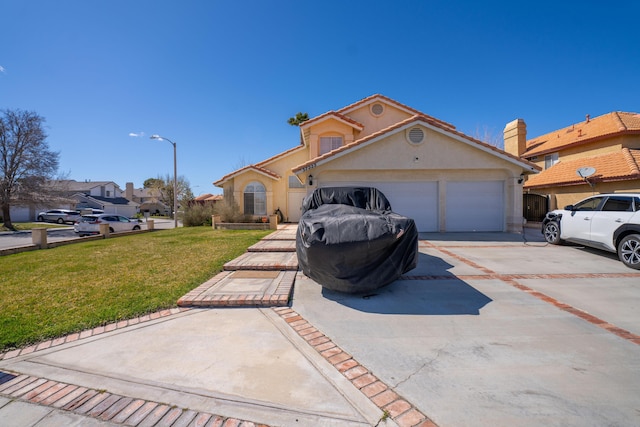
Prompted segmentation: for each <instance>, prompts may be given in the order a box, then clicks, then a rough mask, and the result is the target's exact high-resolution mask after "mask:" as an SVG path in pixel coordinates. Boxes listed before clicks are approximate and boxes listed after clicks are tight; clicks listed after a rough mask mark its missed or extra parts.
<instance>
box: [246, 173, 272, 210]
mask: <svg viewBox="0 0 640 427" xmlns="http://www.w3.org/2000/svg"><path fill="white" fill-rule="evenodd" d="M244 214H245V215H266V214H267V190H266V189H265V188H264V185H262V184H260V183H259V182H257V181H253V182H250V183H249V185H247V186H246V187H245V189H244Z"/></svg>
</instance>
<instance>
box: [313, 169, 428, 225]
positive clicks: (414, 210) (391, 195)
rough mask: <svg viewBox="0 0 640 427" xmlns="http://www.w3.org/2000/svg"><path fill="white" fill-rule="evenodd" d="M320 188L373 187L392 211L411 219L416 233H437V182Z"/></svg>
mask: <svg viewBox="0 0 640 427" xmlns="http://www.w3.org/2000/svg"><path fill="white" fill-rule="evenodd" d="M320 186H321V187H375V188H377V189H378V190H380V191H382V192H383V193H384V195H385V196H387V199H389V203H391V207H392V208H393V211H394V212H396V213H398V214H400V215H404V216H406V217H409V218H412V219H413V220H414V221H415V222H416V225H417V227H418V231H421V232H430V231H438V228H439V227H438V224H439V221H438V212H439V208H438V183H437V182H429V181H425V182H364V181H358V182H354V181H351V182H326V183H322V184H321V185H320Z"/></svg>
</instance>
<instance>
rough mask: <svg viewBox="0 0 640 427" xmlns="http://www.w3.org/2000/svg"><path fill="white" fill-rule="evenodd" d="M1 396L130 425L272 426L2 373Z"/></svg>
mask: <svg viewBox="0 0 640 427" xmlns="http://www.w3.org/2000/svg"><path fill="white" fill-rule="evenodd" d="M0 394H1V395H5V396H10V397H11V398H14V399H20V400H26V401H28V402H31V403H34V404H38V405H44V406H48V407H51V408H54V409H59V410H63V411H69V412H73V413H75V414H78V415H84V416H87V417H91V418H95V419H98V420H102V421H108V422H111V423H118V424H123V425H127V426H140V425H144V426H156V425H158V426H187V425H189V426H200V427H269V426H268V425H267V424H256V423H253V422H251V421H246V420H241V419H237V418H228V417H222V416H220V415H215V414H212V413H208V412H198V411H193V410H191V409H187V408H179V407H176V406H175V405H171V404H167V403H159V402H152V401H149V400H144V399H135V398H132V397H127V396H123V395H119V394H112V393H109V392H107V391H104V390H95V389H88V388H85V387H81V386H77V385H73V384H67V383H62V382H58V381H50V380H46V379H44V378H39V377H33V376H30V375H20V374H16V373H9V372H4V371H0Z"/></svg>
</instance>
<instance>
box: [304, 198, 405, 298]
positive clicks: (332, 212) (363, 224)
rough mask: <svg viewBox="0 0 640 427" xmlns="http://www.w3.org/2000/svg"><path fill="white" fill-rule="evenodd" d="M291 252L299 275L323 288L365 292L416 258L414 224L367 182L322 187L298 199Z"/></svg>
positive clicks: (390, 278)
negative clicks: (299, 212) (299, 206)
mask: <svg viewBox="0 0 640 427" xmlns="http://www.w3.org/2000/svg"><path fill="white" fill-rule="evenodd" d="M302 210H303V215H302V217H301V219H300V222H299V223H298V232H297V235H296V252H297V255H298V264H299V265H300V267H301V268H302V271H303V272H304V274H306V275H307V276H308V277H310V278H311V279H313V280H315V281H316V282H318V283H319V284H320V285H322V286H323V287H325V288H327V289H331V290H334V291H340V292H347V293H361V292H368V291H371V290H374V289H377V288H380V287H382V286H385V285H388V284H389V283H391V282H393V281H394V280H396V279H398V278H399V277H400V276H401V275H402V274H403V273H406V272H407V271H409V270H412V269H414V268H415V267H416V265H417V262H418V229H417V228H416V225H415V222H414V221H413V219H411V218H407V217H404V216H401V215H398V214H396V213H394V212H392V210H391V205H390V204H389V201H388V200H387V198H386V197H385V195H384V194H382V192H381V191H379V190H377V189H376V188H371V187H325V188H318V189H316V190H315V191H314V192H313V193H312V194H310V195H308V196H307V197H306V198H305V199H304V202H303V204H302Z"/></svg>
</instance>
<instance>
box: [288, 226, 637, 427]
mask: <svg viewBox="0 0 640 427" xmlns="http://www.w3.org/2000/svg"><path fill="white" fill-rule="evenodd" d="M538 234H539V232H538V231H537V230H532V229H528V230H527V234H526V236H527V238H528V239H529V241H525V240H524V239H522V238H519V237H518V236H515V235H496V234H476V235H468V234H466V235H463V234H460V235H456V234H444V235H439V234H423V235H421V239H422V240H421V242H420V253H421V255H420V262H419V265H418V268H416V269H415V270H413V271H411V272H409V273H408V274H407V275H406V277H405V278H404V280H399V281H397V282H395V283H393V284H392V285H390V286H388V287H385V288H383V289H380V290H379V291H378V292H375V293H372V294H371V295H367V296H349V295H344V294H339V293H335V292H331V291H327V290H324V289H323V288H322V287H320V286H318V285H317V284H315V283H313V282H312V281H310V280H309V279H304V278H303V279H300V280H298V281H297V282H296V292H295V294H294V302H293V306H292V308H293V309H294V310H295V311H296V312H297V313H299V314H300V315H301V316H302V317H303V318H305V319H306V320H307V321H308V322H309V323H311V324H313V325H314V326H316V327H317V328H319V329H320V330H322V332H323V333H324V334H326V335H327V336H329V337H331V338H332V340H333V342H335V343H336V344H337V345H338V346H339V347H340V348H342V349H343V350H344V352H346V353H348V354H351V355H353V356H354V358H357V360H358V362H359V363H361V364H362V365H363V366H366V367H367V369H369V370H370V372H372V373H373V374H374V375H375V376H376V377H378V378H379V379H380V380H381V381H382V382H383V383H385V384H386V385H388V386H389V387H390V388H391V389H393V390H394V391H395V392H396V393H398V394H400V395H402V396H403V397H404V398H405V399H406V400H407V401H409V402H411V403H412V404H413V405H415V407H416V408H418V409H419V410H420V411H421V412H422V413H423V414H425V415H427V416H428V417H429V418H430V419H431V420H432V421H433V422H434V423H435V424H437V425H439V426H443V427H444V426H452V427H453V426H456V427H458V426H516V425H517V426H532V427H533V426H536V427H537V426H541V425H544V426H605V425H607V426H634V425H640V339H639V335H640V272H637V271H634V270H630V269H628V268H626V267H624V266H623V265H622V263H620V262H619V261H618V260H617V258H616V257H615V255H610V254H607V253H603V252H599V251H594V250H588V249H584V248H582V247H578V246H550V245H546V244H545V243H544V242H542V239H541V237H540V236H539V235H538ZM536 240H537V241H536Z"/></svg>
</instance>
